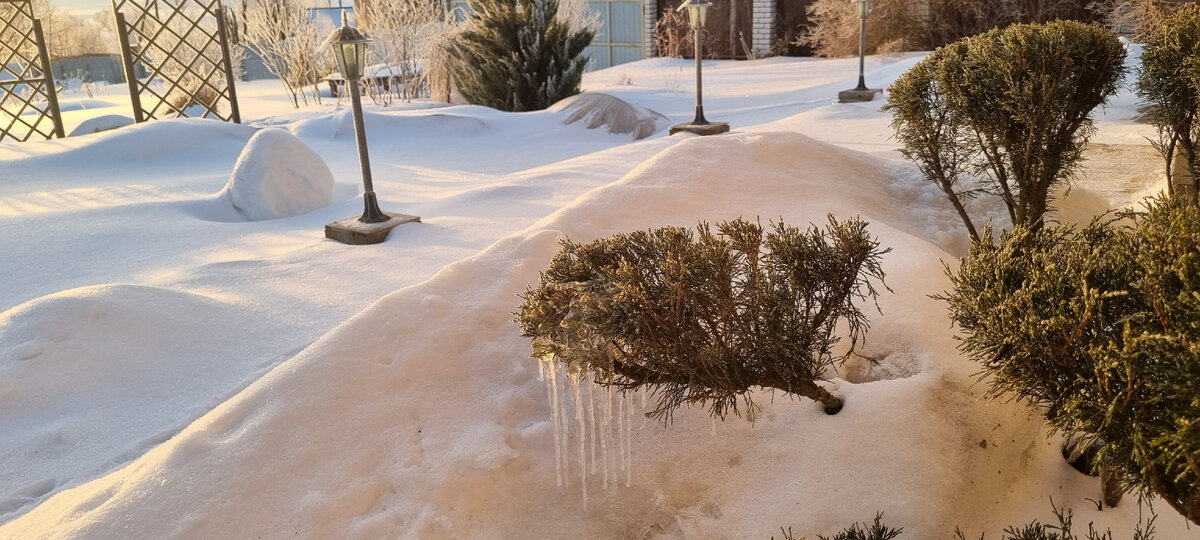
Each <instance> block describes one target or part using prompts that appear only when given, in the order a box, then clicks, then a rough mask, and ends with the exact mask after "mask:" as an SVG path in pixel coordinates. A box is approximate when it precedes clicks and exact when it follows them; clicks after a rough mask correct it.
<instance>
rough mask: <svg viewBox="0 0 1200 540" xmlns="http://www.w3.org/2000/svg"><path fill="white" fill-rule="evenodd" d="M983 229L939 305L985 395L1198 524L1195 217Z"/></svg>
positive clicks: (1172, 213) (1155, 210)
mask: <svg viewBox="0 0 1200 540" xmlns="http://www.w3.org/2000/svg"><path fill="white" fill-rule="evenodd" d="M1128 217H1129V219H1130V221H1128V222H1125V223H1116V222H1114V221H1112V220H1109V221H1103V220H1099V219H1098V220H1095V221H1093V222H1092V223H1091V224H1090V225H1088V226H1087V227H1084V228H1081V229H1076V228H1073V227H1057V228H1048V229H1044V230H1033V229H1031V228H1030V227H1024V226H1021V227H1016V228H1014V229H1013V230H1012V231H1011V232H1006V233H1004V234H1002V235H1001V236H1000V239H999V242H994V241H993V240H992V237H991V231H990V229H985V233H984V235H983V239H982V240H981V241H979V242H975V243H974V245H973V246H972V248H971V251H970V254H969V256H968V257H967V259H965V260H964V261H963V263H962V264H961V266H960V267H959V268H958V269H957V270H953V271H951V270H948V274H949V275H950V279H951V282H952V284H953V289H952V291H950V292H948V293H946V294H945V295H944V296H942V297H940V298H941V299H943V300H945V301H946V302H947V303H948V304H949V308H950V317H951V319H952V320H953V321H954V323H955V324H957V325H958V326H959V327H960V328H961V330H962V332H963V333H964V336H962V337H961V342H960V349H961V350H962V351H963V352H965V353H966V354H967V355H968V356H970V357H971V358H972V359H974V360H975V361H977V362H979V363H980V364H981V365H982V366H983V375H984V376H986V379H987V381H988V382H989V384H990V390H989V392H990V394H991V395H993V396H1007V397H1010V398H1015V399H1018V400H1022V401H1026V402H1028V403H1030V404H1032V405H1035V406H1038V407H1040V408H1042V410H1043V411H1044V413H1045V416H1046V418H1047V420H1048V421H1049V423H1050V426H1051V428H1052V429H1054V430H1057V431H1061V432H1063V433H1064V434H1065V435H1067V436H1068V437H1069V438H1071V439H1076V440H1086V441H1090V442H1093V443H1094V444H1096V445H1097V446H1098V447H1099V452H1098V455H1097V458H1096V461H1097V463H1098V464H1100V465H1110V466H1114V467H1117V468H1118V469H1119V471H1120V472H1121V476H1122V477H1121V479H1122V481H1123V482H1125V483H1126V484H1127V485H1129V486H1131V487H1137V488H1140V489H1142V490H1144V491H1151V492H1154V493H1156V494H1158V495H1159V496H1161V497H1162V498H1163V499H1164V500H1165V501H1166V502H1167V504H1169V505H1171V506H1172V507H1173V508H1175V509H1176V510H1177V511H1179V512H1180V513H1181V514H1182V515H1184V516H1185V517H1186V518H1187V519H1189V520H1190V521H1192V522H1193V523H1200V466H1198V464H1200V459H1198V458H1200V208H1196V207H1194V206H1189V205H1187V204H1185V203H1184V202H1183V201H1181V200H1180V199H1179V198H1165V197H1164V198H1159V199H1157V200H1153V201H1150V202H1149V207H1148V212H1147V213H1145V214H1140V215H1130V216H1128Z"/></svg>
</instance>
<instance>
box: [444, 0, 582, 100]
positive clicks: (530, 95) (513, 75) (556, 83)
mask: <svg viewBox="0 0 1200 540" xmlns="http://www.w3.org/2000/svg"><path fill="white" fill-rule="evenodd" d="M467 5H468V6H469V7H470V12H471V14H470V15H469V18H468V24H469V26H468V28H467V30H465V31H464V32H462V33H461V34H460V35H459V36H458V37H457V39H456V40H455V41H454V43H452V44H451V45H450V49H449V52H450V55H451V57H452V58H453V59H454V62H453V64H452V67H451V74H452V75H453V77H454V83H455V84H456V85H457V87H458V90H459V92H460V93H461V94H462V96H463V97H464V98H466V100H467V101H469V102H471V103H474V104H476V105H484V106H487V107H492V108H495V109H500V110H502V111H535V110H541V109H545V108H546V107H549V106H550V105H553V104H554V103H556V102H558V101H559V100H561V99H563V98H566V97H570V96H573V95H575V94H578V93H579V83H580V80H581V79H582V78H583V69H584V67H585V66H586V63H587V58H586V57H584V56H582V54H583V51H584V49H585V48H587V46H588V45H589V44H591V42H592V38H593V36H594V32H592V31H591V30H589V29H580V28H572V27H571V26H570V24H568V23H567V22H565V21H563V20H561V19H559V18H558V17H557V15H558V1H557V0H469V1H468V4H467Z"/></svg>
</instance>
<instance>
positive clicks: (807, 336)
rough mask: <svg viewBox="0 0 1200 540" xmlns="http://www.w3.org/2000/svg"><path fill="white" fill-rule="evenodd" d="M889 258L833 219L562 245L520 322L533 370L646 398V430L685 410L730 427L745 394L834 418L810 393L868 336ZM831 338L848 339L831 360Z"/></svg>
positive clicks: (859, 229)
mask: <svg viewBox="0 0 1200 540" xmlns="http://www.w3.org/2000/svg"><path fill="white" fill-rule="evenodd" d="M887 251H889V250H881V249H880V248H879V243H878V242H877V241H876V240H875V239H874V238H872V237H871V235H870V234H869V233H868V232H867V230H866V223H865V222H863V221H861V220H858V219H851V220H848V221H845V222H837V221H836V220H834V219H833V218H832V216H831V217H830V218H829V224H828V225H827V226H826V227H825V228H824V229H819V228H817V227H815V226H814V227H812V228H810V229H809V230H807V231H804V230H801V229H797V228H795V227H790V226H787V225H784V224H783V223H778V224H776V225H775V226H774V230H773V231H771V232H766V231H764V229H763V227H762V226H760V225H759V224H757V223H751V222H747V221H744V220H741V219H738V220H734V221H729V222H724V223H721V224H719V225H717V227H716V230H715V231H714V230H712V228H710V227H709V225H708V224H705V223H702V224H700V226H699V227H698V228H697V229H696V231H695V232H693V231H691V230H687V229H683V228H680V227H666V228H661V229H653V230H649V231H638V232H633V233H627V234H618V235H615V236H613V237H611V238H604V239H600V240H595V241H592V242H588V243H585V244H576V243H574V242H571V241H569V240H564V241H563V247H562V250H561V251H560V252H559V253H558V254H557V255H555V256H554V258H553V259H552V260H551V261H550V266H549V268H548V269H547V270H546V271H545V272H543V273H542V274H541V279H540V280H539V283H538V286H537V288H530V289H529V290H527V291H526V292H525V294H524V295H523V297H524V300H525V301H524V303H522V304H521V307H520V309H519V311H518V312H517V322H518V323H519V324H520V325H521V329H522V331H523V333H524V335H525V337H528V338H530V339H531V340H532V347H533V357H535V358H539V359H541V360H542V361H544V362H560V363H562V364H565V365H566V367H567V371H568V373H574V374H583V376H590V377H591V378H592V379H593V381H594V382H596V383H597V384H600V385H603V386H615V387H617V388H619V389H621V390H622V391H631V390H637V389H643V388H644V389H646V390H647V391H648V392H649V394H650V395H652V396H657V398H658V405H657V407H656V408H655V409H654V411H653V412H652V413H650V415H651V416H657V417H662V418H667V417H669V416H670V415H671V413H672V411H673V410H674V409H675V408H677V407H679V406H680V405H684V404H688V405H699V406H702V407H704V408H706V409H707V410H708V412H709V413H710V414H712V415H713V416H714V417H716V418H725V416H726V415H728V414H730V413H733V414H735V415H737V414H740V413H739V408H738V407H739V400H742V402H743V403H744V405H745V406H746V408H747V410H752V409H753V408H754V403H753V401H752V400H751V398H750V394H749V392H750V390H751V389H752V388H755V387H767V388H774V389H778V390H783V391H784V392H787V393H790V394H796V395H800V396H804V397H807V398H810V399H813V400H816V401H818V402H820V403H821V404H822V405H823V406H824V407H825V411H826V412H828V413H829V414H834V413H836V412H837V411H838V410H840V409H841V407H842V402H841V400H840V399H839V398H838V397H836V396H834V395H832V394H831V393H830V392H829V391H828V390H826V389H825V388H823V387H822V386H821V385H819V384H817V383H818V381H820V380H822V377H824V374H825V372H826V370H827V369H828V368H830V367H832V366H836V365H839V364H840V363H841V362H842V361H844V360H845V359H846V358H848V357H849V356H850V355H851V354H853V352H854V350H855V348H856V347H857V346H859V345H860V344H861V340H862V338H863V337H864V336H865V332H866V331H867V328H868V324H867V318H866V316H865V315H864V314H863V312H862V311H861V310H860V309H859V307H858V305H856V304H857V303H859V302H863V301H871V300H874V298H875V297H876V296H877V291H876V289H875V284H876V283H882V281H883V277H884V274H883V270H882V269H881V268H880V261H879V259H880V256H881V255H882V254H883V253H886V252H887ZM839 331H845V332H848V335H849V339H850V346H849V347H848V348H847V349H846V350H845V351H843V352H840V353H839V352H835V347H836V346H837V345H838V343H839V341H840V340H839V335H838V332H839Z"/></svg>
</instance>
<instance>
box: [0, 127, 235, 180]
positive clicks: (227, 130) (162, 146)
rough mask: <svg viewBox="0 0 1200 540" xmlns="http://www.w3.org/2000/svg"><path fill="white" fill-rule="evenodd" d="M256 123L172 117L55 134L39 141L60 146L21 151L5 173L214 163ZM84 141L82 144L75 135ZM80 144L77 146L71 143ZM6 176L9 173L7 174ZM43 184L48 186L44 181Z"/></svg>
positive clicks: (128, 170) (127, 170) (126, 170)
mask: <svg viewBox="0 0 1200 540" xmlns="http://www.w3.org/2000/svg"><path fill="white" fill-rule="evenodd" d="M255 131H257V130H256V129H255V128H253V127H250V126H246V125H242V124H234V123H230V122H221V121H219V120H210V119H203V118H171V119H163V120H155V121H153V122H142V123H140V124H134V125H132V126H128V127H126V128H123V129H118V130H113V131H109V132H104V133H102V134H100V135H97V136H96V137H95V138H91V137H87V138H81V139H76V140H72V139H71V138H70V137H68V138H66V139H56V140H52V141H46V142H43V143H41V144H42V145H44V147H43V148H53V147H60V148H64V150H63V151H60V152H47V153H40V154H31V155H28V156H17V157H16V158H14V159H10V160H8V162H7V163H5V166H6V168H7V169H8V170H7V171H5V172H6V173H11V174H13V177H14V178H15V179H18V180H19V179H21V178H22V177H23V176H25V175H26V173H25V172H24V171H23V169H27V170H29V171H31V172H30V173H29V174H35V173H34V171H41V170H44V169H46V168H48V167H59V166H61V164H62V163H81V164H86V167H83V168H81V172H80V173H81V174H90V173H91V172H93V171H96V172H110V171H120V173H121V174H122V175H124V176H128V175H130V174H132V173H134V172H137V173H143V172H147V171H153V173H154V174H157V175H165V174H167V173H166V172H165V171H166V170H170V171H176V172H177V171H182V170H193V169H200V168H205V167H210V166H211V165H212V162H213V160H214V159H218V158H224V157H225V156H236V155H237V152H238V151H239V150H240V149H241V148H242V147H243V146H244V145H245V144H246V141H247V140H248V139H249V138H250V137H251V136H252V135H254V133H255ZM80 140H82V141H85V142H84V143H83V144H82V145H79V143H78V142H76V141H80ZM73 145H78V146H73ZM226 170H228V169H226ZM6 180H7V178H6ZM43 184H44V185H42V186H41V187H42V188H43V189H44V188H45V187H46V185H45V183H44V182H43Z"/></svg>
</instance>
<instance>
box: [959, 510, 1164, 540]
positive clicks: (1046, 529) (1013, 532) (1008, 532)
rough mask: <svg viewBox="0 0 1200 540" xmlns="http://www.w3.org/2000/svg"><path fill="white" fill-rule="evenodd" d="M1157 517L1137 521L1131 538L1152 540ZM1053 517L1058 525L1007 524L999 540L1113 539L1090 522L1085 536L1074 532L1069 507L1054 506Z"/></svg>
mask: <svg viewBox="0 0 1200 540" xmlns="http://www.w3.org/2000/svg"><path fill="white" fill-rule="evenodd" d="M1157 517H1158V516H1151V517H1150V519H1149V520H1148V521H1147V522H1146V524H1145V528H1143V526H1142V524H1141V523H1138V524H1137V525H1136V526H1135V527H1134V530H1133V537H1132V538H1131V540H1154V520H1155V519H1157ZM1054 518H1055V519H1056V520H1057V521H1058V525H1048V524H1044V523H1041V522H1039V521H1036V520H1035V521H1033V522H1032V523H1030V524H1028V525H1024V526H1021V527H1015V526H1009V527H1007V528H1005V529H1004V536H1002V537H1001V538H1000V540H1114V538H1113V534H1112V530H1111V529H1109V530H1105V531H1104V532H1103V533H1101V532H1099V531H1097V530H1096V528H1095V527H1094V526H1093V525H1092V524H1091V523H1088V530H1087V536H1079V535H1077V534H1075V533H1074V532H1073V531H1072V530H1071V529H1072V527H1073V524H1072V523H1071V522H1072V521H1073V519H1074V518H1073V513H1072V512H1071V509H1070V508H1067V509H1062V508H1054ZM954 533H955V538H957V539H958V540H967V538H966V536H963V532H962V531H961V530H959V529H955V530H954ZM979 540H985V539H984V535H982V534H981V535H979Z"/></svg>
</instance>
